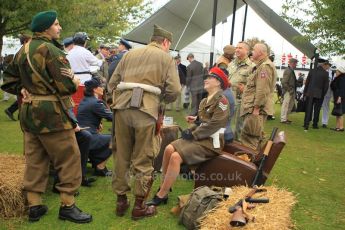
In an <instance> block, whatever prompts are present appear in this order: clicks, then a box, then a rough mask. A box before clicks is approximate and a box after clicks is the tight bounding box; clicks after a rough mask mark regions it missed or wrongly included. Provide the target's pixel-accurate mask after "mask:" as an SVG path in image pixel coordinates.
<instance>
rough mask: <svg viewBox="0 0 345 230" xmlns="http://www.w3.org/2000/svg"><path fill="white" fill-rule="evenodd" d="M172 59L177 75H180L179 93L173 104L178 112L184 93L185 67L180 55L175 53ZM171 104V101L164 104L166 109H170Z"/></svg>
mask: <svg viewBox="0 0 345 230" xmlns="http://www.w3.org/2000/svg"><path fill="white" fill-rule="evenodd" d="M174 59H175V62H176V66H177V70H178V76H179V77H180V84H181V87H182V89H181V93H180V95H179V96H178V97H177V100H176V105H175V109H176V111H177V112H178V111H180V107H181V97H182V96H184V93H185V87H186V74H187V67H186V66H185V65H183V64H182V63H181V56H180V55H177V56H176V57H174ZM172 104H173V103H170V104H168V105H167V106H166V110H171V105H172Z"/></svg>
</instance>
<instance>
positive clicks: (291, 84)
mask: <svg viewBox="0 0 345 230" xmlns="http://www.w3.org/2000/svg"><path fill="white" fill-rule="evenodd" d="M297 62H298V60H297V59H295V58H291V59H290V60H289V65H288V67H287V68H286V69H285V70H284V73H283V79H282V88H283V93H284V96H283V97H284V99H283V104H282V108H281V113H280V123H284V124H290V123H291V121H290V120H288V114H289V113H291V110H292V108H293V106H294V105H295V98H296V82H297V79H296V75H295V71H294V69H295V68H296V66H297Z"/></svg>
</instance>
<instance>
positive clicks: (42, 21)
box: [31, 10, 57, 32]
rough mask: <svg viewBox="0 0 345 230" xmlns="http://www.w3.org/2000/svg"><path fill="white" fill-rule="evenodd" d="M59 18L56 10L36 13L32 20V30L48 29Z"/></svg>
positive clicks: (41, 30)
mask: <svg viewBox="0 0 345 230" xmlns="http://www.w3.org/2000/svg"><path fill="white" fill-rule="evenodd" d="M56 18H57V13H56V11H54V10H50V11H43V12H39V13H38V14H36V15H35V16H34V17H33V18H32V21H31V31H32V32H43V31H45V30H46V29H48V28H49V27H50V26H51V25H53V23H54V22H55V20H56Z"/></svg>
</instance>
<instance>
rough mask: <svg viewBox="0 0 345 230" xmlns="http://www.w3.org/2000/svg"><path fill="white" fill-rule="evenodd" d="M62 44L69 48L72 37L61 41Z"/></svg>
mask: <svg viewBox="0 0 345 230" xmlns="http://www.w3.org/2000/svg"><path fill="white" fill-rule="evenodd" d="M62 43H63V45H64V46H69V45H71V44H73V37H68V38H65V39H64V40H63V41H62Z"/></svg>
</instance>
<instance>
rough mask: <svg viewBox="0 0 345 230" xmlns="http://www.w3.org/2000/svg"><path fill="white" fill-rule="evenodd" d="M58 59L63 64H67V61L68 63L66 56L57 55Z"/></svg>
mask: <svg viewBox="0 0 345 230" xmlns="http://www.w3.org/2000/svg"><path fill="white" fill-rule="evenodd" d="M58 59H59V61H60V62H62V63H64V64H67V63H68V60H67V58H65V57H64V56H59V57H58Z"/></svg>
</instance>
